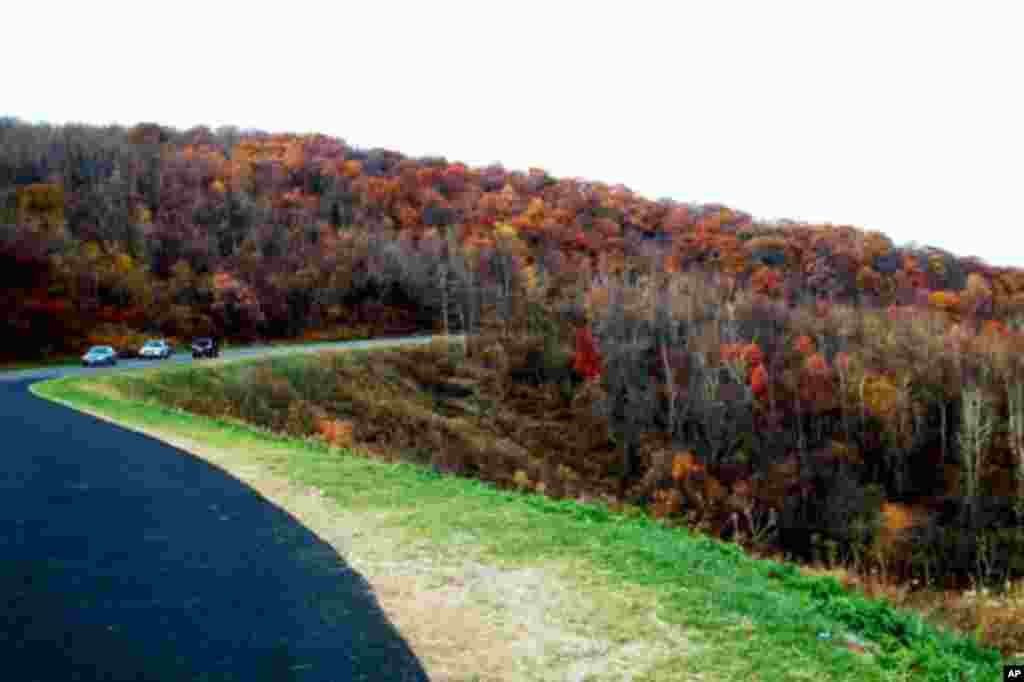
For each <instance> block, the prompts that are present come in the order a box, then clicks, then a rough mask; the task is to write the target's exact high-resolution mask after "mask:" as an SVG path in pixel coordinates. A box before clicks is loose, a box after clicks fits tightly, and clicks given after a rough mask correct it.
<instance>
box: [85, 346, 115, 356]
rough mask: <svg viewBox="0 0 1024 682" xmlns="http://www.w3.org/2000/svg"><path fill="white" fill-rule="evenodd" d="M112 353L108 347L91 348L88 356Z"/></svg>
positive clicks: (111, 349)
mask: <svg viewBox="0 0 1024 682" xmlns="http://www.w3.org/2000/svg"><path fill="white" fill-rule="evenodd" d="M113 351H114V349H113V348H111V347H110V346H93V347H92V348H90V349H89V354H90V355H100V354H105V353H112V352H113Z"/></svg>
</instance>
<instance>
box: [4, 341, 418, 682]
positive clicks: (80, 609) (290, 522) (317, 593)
mask: <svg viewBox="0 0 1024 682" xmlns="http://www.w3.org/2000/svg"><path fill="white" fill-rule="evenodd" d="M426 341H429V338H410V339H403V340H377V341H370V342H350V343H338V344H320V345H318V346H307V347H303V348H300V349H283V348H280V347H278V348H275V349H267V348H262V349H260V348H250V349H240V350H235V351H225V352H224V353H222V358H231V357H245V356H251V355H259V354H267V353H271V354H277V353H284V352H295V351H299V352H312V351H316V350H321V349H322V348H326V347H357V348H358V347H370V346H373V345H379V344H395V343H423V342H426ZM177 361H182V362H191V358H190V357H189V356H184V357H176V358H174V359H172V360H170V362H177ZM144 364H146V363H143V362H140V361H125V362H122V363H120V364H119V366H118V368H116V369H110V368H105V369H83V368H80V367H79V368H68V367H64V368H47V369H40V370H27V371H18V372H8V373H4V374H0V436H2V439H3V441H2V445H0V453H2V454H0V654H2V657H0V661H2V665H3V673H2V678H3V679H4V680H11V682H34V681H39V682H66V681H71V680H82V681H86V680H88V681H90V682H91V681H94V680H95V681H99V680H111V681H113V680H117V681H121V680H147V681H148V680H161V681H163V680H174V681H178V680H181V681H185V680H188V681H192V680H197V681H198V680H204V681H206V680H238V681H240V682H250V681H252V682H256V681H259V682H262V681H267V682H270V681H274V682H287V681H291V680H295V681H300V680H301V681H307V680H309V681H313V680H316V681H321V680H322V681H325V682H326V681H328V680H330V681H332V682H348V681H354V680H381V681H385V680H417V681H418V680H427V675H426V673H425V672H424V670H423V668H422V667H421V666H420V664H419V662H418V661H417V660H416V658H415V656H414V654H413V653H412V651H411V650H410V649H409V647H408V646H407V645H406V643H405V642H404V641H403V640H402V638H401V635H400V633H398V632H397V631H396V630H395V628H394V627H393V626H392V625H391V624H390V623H389V622H388V621H387V619H386V617H385V615H384V614H383V612H382V611H381V609H380V607H379V606H378V604H377V602H376V599H375V598H374V596H373V593H372V592H371V591H370V590H369V588H368V584H367V583H366V581H364V580H363V579H362V577H360V576H359V575H358V574H357V573H355V572H354V571H352V570H351V569H350V568H349V567H348V566H347V565H346V563H345V561H344V559H343V558H342V557H341V556H339V555H338V554H337V553H336V552H335V551H334V549H333V548H332V547H330V546H329V545H327V544H326V543H323V542H321V541H320V540H319V539H318V538H317V537H316V536H315V535H313V534H312V533H311V532H310V531H308V530H307V529H306V528H304V527H303V526H302V525H301V524H300V523H298V522H297V521H296V520H295V519H294V518H292V517H291V516H290V515H289V514H288V513H287V512H285V511H284V510H282V509H280V508H278V507H276V506H274V505H273V504H271V503H270V502H268V501H267V500H266V499H264V498H262V497H261V496H260V495H259V494H258V493H256V492H255V491H253V490H251V489H250V488H248V487H247V486H246V485H244V484H243V483H241V482H240V481H238V480H237V479H235V478H233V477H231V476H229V475H228V474H226V473H225V472H224V471H222V470H220V469H217V468H215V467H213V466H211V465H209V464H207V463H206V462H204V461H203V460H200V459H198V458H196V457H194V456H192V455H190V454H189V453H187V452H184V451H182V450H179V449H177V448H174V447H171V446H169V445H166V444H164V443H161V442H159V441H156V440H154V439H151V438H148V437H146V436H143V435H141V434H138V433H135V432H133V431H128V430H125V429H121V428H118V427H116V426H112V425H111V424H109V423H107V422H104V421H101V420H99V419H96V418H94V417H91V416H89V415H85V414H82V413H79V412H76V411H74V410H71V409H69V408H66V407H63V406H61V405H56V404H54V403H50V402H48V401H45V400H43V399H41V398H37V397H36V396H34V395H33V394H31V393H30V392H29V390H28V386H29V384H31V383H32V382H34V381H38V380H40V379H44V378H49V377H55V376H61V375H66V374H77V373H82V372H110V371H123V370H124V369H129V368H131V367H134V366H139V365H144ZM150 364H151V363H150Z"/></svg>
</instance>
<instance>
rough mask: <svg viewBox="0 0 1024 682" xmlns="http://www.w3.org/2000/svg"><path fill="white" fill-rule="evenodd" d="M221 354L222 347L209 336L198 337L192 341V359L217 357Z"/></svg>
mask: <svg viewBox="0 0 1024 682" xmlns="http://www.w3.org/2000/svg"><path fill="white" fill-rule="evenodd" d="M218 355H220V348H219V347H218V346H217V342H216V341H214V340H213V339H211V338H209V337H205V336H204V337H203V338H199V339H196V340H195V341H193V342H192V359H193V360H194V359H196V358H215V357H217V356H218Z"/></svg>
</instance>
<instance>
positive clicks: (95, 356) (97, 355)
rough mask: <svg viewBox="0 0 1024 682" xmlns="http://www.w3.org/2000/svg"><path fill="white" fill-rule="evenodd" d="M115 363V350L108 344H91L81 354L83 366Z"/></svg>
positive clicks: (112, 364) (111, 364)
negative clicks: (84, 352)
mask: <svg viewBox="0 0 1024 682" xmlns="http://www.w3.org/2000/svg"><path fill="white" fill-rule="evenodd" d="M116 364H117V351H115V350H114V349H113V348H111V347H110V346H93V347H92V348H90V349H89V350H88V351H87V352H86V354H85V355H83V356H82V366H83V367H98V366H100V365H109V366H111V367H113V366H114V365H116Z"/></svg>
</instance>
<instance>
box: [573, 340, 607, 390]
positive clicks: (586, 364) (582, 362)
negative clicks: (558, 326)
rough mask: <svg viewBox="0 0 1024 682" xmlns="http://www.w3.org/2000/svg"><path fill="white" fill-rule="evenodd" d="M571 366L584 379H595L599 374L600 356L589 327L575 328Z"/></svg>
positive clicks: (600, 369)
mask: <svg viewBox="0 0 1024 682" xmlns="http://www.w3.org/2000/svg"><path fill="white" fill-rule="evenodd" d="M573 368H574V369H575V370H576V371H577V372H579V374H580V375H581V376H582V377H584V378H585V379H588V380H590V379H596V378H597V377H599V376H601V371H602V368H601V356H600V355H599V354H598V352H597V346H596V344H595V343H594V336H593V334H591V332H590V328H589V327H580V328H578V329H577V330H576V354H575V356H574V358H573Z"/></svg>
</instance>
